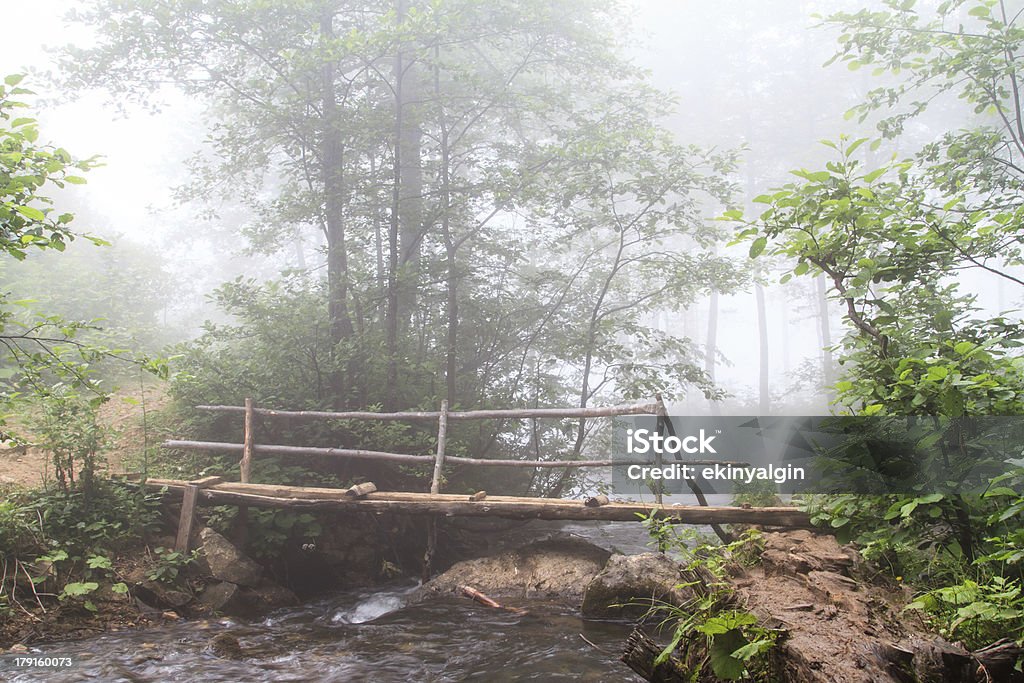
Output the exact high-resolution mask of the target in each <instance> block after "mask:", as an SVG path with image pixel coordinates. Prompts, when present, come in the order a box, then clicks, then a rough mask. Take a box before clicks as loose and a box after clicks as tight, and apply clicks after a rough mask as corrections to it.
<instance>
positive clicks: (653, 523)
mask: <svg viewBox="0 0 1024 683" xmlns="http://www.w3.org/2000/svg"><path fill="white" fill-rule="evenodd" d="M642 519H643V522H644V526H645V528H646V529H647V532H648V534H650V536H651V538H652V539H653V541H654V542H655V543H656V544H657V545H658V549H659V551H661V552H666V553H667V552H670V551H671V552H674V553H678V554H679V555H681V556H682V557H683V558H684V563H685V564H686V573H688V574H690V575H691V576H694V577H695V580H694V581H691V582H689V583H684V584H680V586H678V587H679V588H690V589H691V590H692V592H693V595H694V597H693V598H691V599H690V600H689V601H688V602H687V603H686V604H684V605H681V606H677V605H672V604H668V603H657V604H655V605H653V606H652V607H651V613H652V614H658V615H659V616H661V617H662V622H661V623H662V625H665V624H669V623H673V624H674V631H673V636H672V640H671V641H670V642H669V644H668V645H667V646H666V647H665V649H664V650H662V652H661V654H660V655H659V656H658V658H657V659H656V660H655V665H657V664H661V663H663V662H665V661H666V660H668V658H669V657H672V656H677V655H678V656H679V657H680V658H681V659H682V660H683V661H684V662H685V666H683V668H684V669H689V670H690V671H693V680H694V681H696V680H698V677H699V676H700V674H701V672H702V671H704V670H705V669H706V668H708V667H710V669H711V671H712V672H713V673H714V675H715V676H716V677H718V678H719V679H722V680H727V681H734V680H740V679H743V678H746V677H751V676H755V675H757V674H760V673H763V672H766V671H767V670H768V666H769V663H768V659H767V655H768V653H769V651H770V650H771V649H772V647H773V646H774V645H775V639H776V636H777V633H776V632H775V631H773V630H771V629H767V628H764V627H762V626H758V619H757V617H756V616H755V615H753V614H751V613H750V612H747V611H744V610H739V609H735V608H734V607H733V605H732V603H733V594H732V590H731V589H730V588H729V587H728V584H727V582H726V580H725V577H726V575H727V574H728V572H729V568H730V566H732V565H739V566H750V565H752V564H754V563H756V562H757V560H758V558H759V557H760V554H761V551H762V550H763V548H764V542H763V539H762V536H761V532H759V531H757V530H755V529H748V530H747V531H744V532H743V533H742V534H741V535H740V537H739V538H738V539H737V540H735V541H733V542H731V543H728V544H726V545H718V544H710V543H698V542H692V543H688V542H687V541H688V540H693V539H691V538H689V537H687V536H686V535H684V534H677V533H676V532H675V531H674V530H673V529H672V527H671V525H669V524H666V523H665V522H664V520H659V519H657V518H654V517H653V516H648V517H643V518H642Z"/></svg>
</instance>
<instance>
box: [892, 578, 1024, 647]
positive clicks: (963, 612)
mask: <svg viewBox="0 0 1024 683" xmlns="http://www.w3.org/2000/svg"><path fill="white" fill-rule="evenodd" d="M905 609H915V610H921V611H922V612H925V613H926V614H927V615H928V618H929V620H930V621H931V622H932V624H933V625H935V626H936V627H938V630H939V632H940V633H941V634H942V635H943V636H946V637H947V638H949V639H950V640H962V641H964V643H965V644H966V645H968V646H969V647H973V648H977V647H982V646H984V645H988V644H989V643H992V642H995V641H996V640H998V639H999V638H1003V637H1005V636H1006V635H1007V634H1010V635H1012V636H1013V637H1015V638H1020V636H1021V634H1022V633H1024V595H1022V593H1021V584H1020V581H1018V580H1016V579H1008V578H1005V577H1003V576H992V577H989V578H988V579H987V580H985V581H983V582H977V581H972V580H970V579H967V580H965V581H962V582H961V583H959V584H956V585H952V586H945V587H943V588H938V589H935V590H931V591H928V592H927V593H924V594H922V595H921V596H920V597H918V598H917V599H916V600H914V601H913V602H912V603H910V604H909V605H907V606H906V608H905Z"/></svg>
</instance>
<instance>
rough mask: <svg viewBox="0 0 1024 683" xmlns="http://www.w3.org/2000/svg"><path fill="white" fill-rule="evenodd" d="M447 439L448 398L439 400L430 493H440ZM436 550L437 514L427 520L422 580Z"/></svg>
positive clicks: (425, 578)
mask: <svg viewBox="0 0 1024 683" xmlns="http://www.w3.org/2000/svg"><path fill="white" fill-rule="evenodd" d="M447 441H448V399H444V400H442V401H441V413H440V415H438V416H437V455H436V456H435V457H434V475H433V476H432V477H431V478H430V493H431V494H435V495H436V494H438V493H441V477H442V476H443V474H444V450H445V445H446V443H447ZM436 550H437V516H436V515H435V516H431V518H430V519H429V520H428V521H427V549H426V551H425V552H424V553H423V581H424V582H425V581H427V580H428V579H429V578H430V566H431V565H432V564H433V562H434V553H435V551H436Z"/></svg>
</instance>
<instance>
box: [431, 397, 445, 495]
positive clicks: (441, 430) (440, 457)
mask: <svg viewBox="0 0 1024 683" xmlns="http://www.w3.org/2000/svg"><path fill="white" fill-rule="evenodd" d="M447 440H448V399H445V400H443V401H441V414H440V416H438V418H437V456H435V458H434V476H433V478H432V479H431V480H430V492H431V493H441V475H442V473H443V471H444V448H445V443H446V442H447Z"/></svg>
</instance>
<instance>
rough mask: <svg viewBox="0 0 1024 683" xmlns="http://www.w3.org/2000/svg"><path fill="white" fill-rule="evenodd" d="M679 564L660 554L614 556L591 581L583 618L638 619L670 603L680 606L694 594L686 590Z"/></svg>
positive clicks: (585, 600) (584, 604) (588, 586)
mask: <svg viewBox="0 0 1024 683" xmlns="http://www.w3.org/2000/svg"><path fill="white" fill-rule="evenodd" d="M680 569H681V567H680V565H679V563H677V562H675V561H673V560H671V559H669V558H667V557H665V556H664V555H661V554H658V553H644V554H642V555H613V556H611V557H610V558H609V559H608V563H607V564H606V565H605V567H604V569H602V570H601V572H600V573H599V574H598V575H597V576H595V577H594V578H593V580H591V581H590V583H589V584H588V585H587V587H586V592H585V593H584V596H583V615H584V616H586V617H593V618H598V619H603V618H638V617H642V616H643V615H644V614H646V613H647V612H648V610H650V608H651V606H652V605H654V604H656V603H660V602H667V603H670V604H672V605H676V606H680V605H683V604H684V603H685V602H686V601H687V600H689V599H690V598H691V597H692V595H693V593H692V591H691V590H690V589H689V588H687V587H685V586H684V585H682V584H684V583H686V581H685V579H684V578H683V576H682V574H681V572H680Z"/></svg>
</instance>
